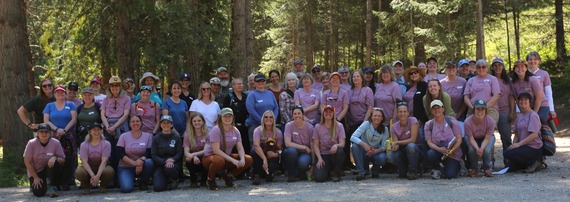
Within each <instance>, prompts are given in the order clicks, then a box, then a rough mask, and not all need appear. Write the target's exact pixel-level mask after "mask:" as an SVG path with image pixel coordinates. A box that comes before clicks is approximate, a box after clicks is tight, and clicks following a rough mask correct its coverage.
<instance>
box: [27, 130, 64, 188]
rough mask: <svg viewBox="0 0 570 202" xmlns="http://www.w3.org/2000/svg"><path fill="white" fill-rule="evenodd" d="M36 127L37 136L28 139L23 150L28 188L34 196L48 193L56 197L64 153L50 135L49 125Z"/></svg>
mask: <svg viewBox="0 0 570 202" xmlns="http://www.w3.org/2000/svg"><path fill="white" fill-rule="evenodd" d="M36 128H37V130H38V132H37V133H38V135H37V137H36V138H34V139H31V140H30V141H28V144H27V145H26V149H25V150H24V164H25V165H26V171H27V173H28V178H29V180H30V189H31V191H32V193H33V194H34V196H38V197H40V196H44V195H45V194H46V193H48V194H49V196H50V197H57V196H58V194H57V186H59V185H60V184H61V179H59V178H58V177H59V174H60V173H61V172H62V168H61V167H62V166H63V164H64V163H65V154H64V153H63V149H62V148H61V144H60V143H59V141H57V140H56V139H55V138H52V137H51V136H52V134H51V127H50V126H49V125H48V124H44V123H42V124H38V125H37V126H36ZM47 179H49V189H48V181H47Z"/></svg>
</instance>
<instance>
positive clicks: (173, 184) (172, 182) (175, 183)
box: [166, 179, 179, 190]
mask: <svg viewBox="0 0 570 202" xmlns="http://www.w3.org/2000/svg"><path fill="white" fill-rule="evenodd" d="M178 182H179V181H178V179H172V180H170V183H169V184H168V185H167V186H166V187H167V188H168V190H175V189H178Z"/></svg>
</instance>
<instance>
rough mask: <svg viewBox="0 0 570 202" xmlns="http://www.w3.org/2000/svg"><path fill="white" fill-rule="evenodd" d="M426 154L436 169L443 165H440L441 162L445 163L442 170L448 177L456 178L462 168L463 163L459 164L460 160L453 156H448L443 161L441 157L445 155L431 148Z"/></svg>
mask: <svg viewBox="0 0 570 202" xmlns="http://www.w3.org/2000/svg"><path fill="white" fill-rule="evenodd" d="M426 156H427V161H428V162H429V163H430V164H431V166H432V167H433V168H434V169H437V170H440V169H441V166H440V165H439V163H442V164H443V170H442V171H443V174H444V175H445V178H447V179H451V178H455V177H457V175H458V174H459V169H460V168H461V165H460V164H459V161H458V160H455V159H452V158H446V159H445V160H443V161H442V160H441V157H443V154H442V153H439V152H437V151H435V150H433V149H429V150H428V151H427V153H426Z"/></svg>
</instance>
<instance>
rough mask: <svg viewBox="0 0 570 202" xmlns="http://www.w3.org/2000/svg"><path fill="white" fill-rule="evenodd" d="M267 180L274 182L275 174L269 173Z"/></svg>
mask: <svg viewBox="0 0 570 202" xmlns="http://www.w3.org/2000/svg"><path fill="white" fill-rule="evenodd" d="M265 181H266V182H273V174H269V175H267V176H265Z"/></svg>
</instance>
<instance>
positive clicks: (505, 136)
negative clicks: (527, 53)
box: [491, 58, 516, 152]
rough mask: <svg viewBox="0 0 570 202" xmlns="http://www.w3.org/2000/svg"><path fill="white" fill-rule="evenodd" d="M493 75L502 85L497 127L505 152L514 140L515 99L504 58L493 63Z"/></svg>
mask: <svg viewBox="0 0 570 202" xmlns="http://www.w3.org/2000/svg"><path fill="white" fill-rule="evenodd" d="M492 66H493V68H492V69H491V75H493V76H495V77H497V79H498V80H499V86H500V87H501V96H499V100H498V101H497V105H498V107H499V122H498V123H497V129H498V130H499V134H500V135H501V142H502V144H503V152H505V151H507V149H508V148H509V147H510V146H511V144H512V142H513V140H512V139H511V136H512V130H511V123H512V122H513V121H515V118H516V114H515V99H514V96H513V93H512V86H511V84H512V83H511V78H510V77H509V75H508V71H507V70H506V69H505V65H504V64H503V60H502V59H501V58H495V59H494V60H493V64H492Z"/></svg>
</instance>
